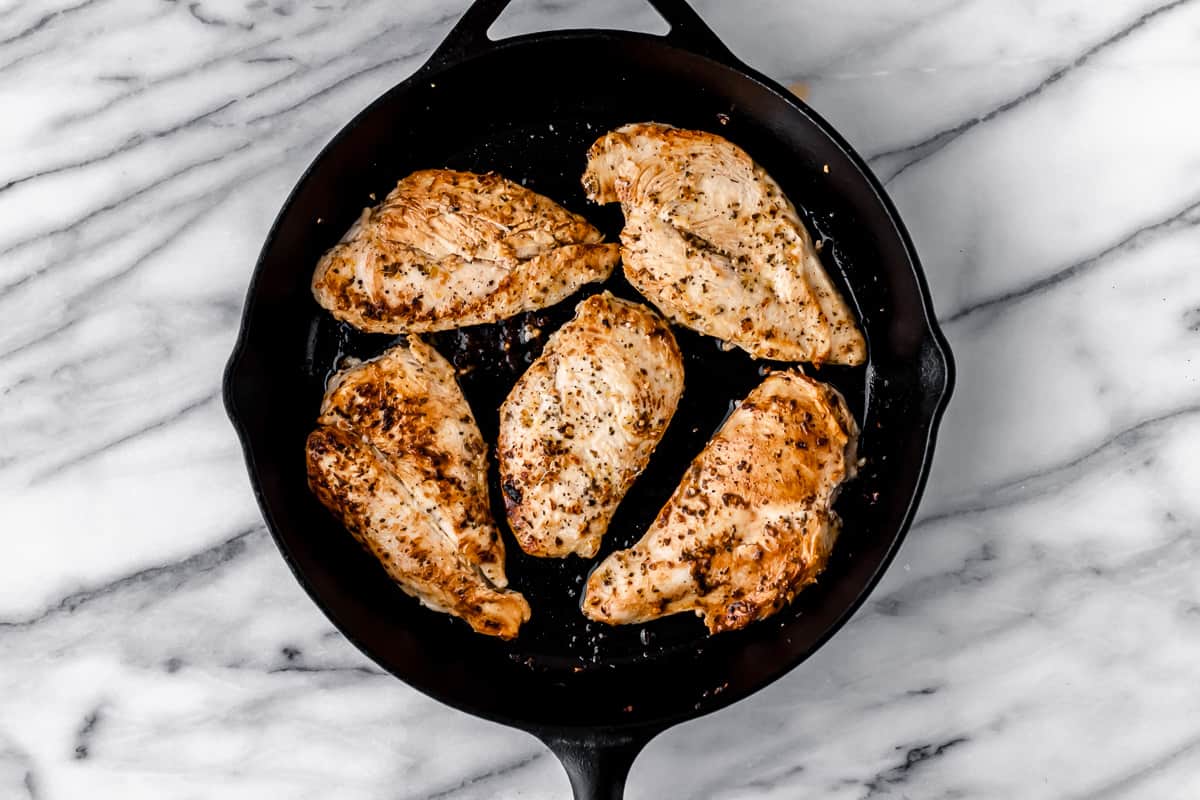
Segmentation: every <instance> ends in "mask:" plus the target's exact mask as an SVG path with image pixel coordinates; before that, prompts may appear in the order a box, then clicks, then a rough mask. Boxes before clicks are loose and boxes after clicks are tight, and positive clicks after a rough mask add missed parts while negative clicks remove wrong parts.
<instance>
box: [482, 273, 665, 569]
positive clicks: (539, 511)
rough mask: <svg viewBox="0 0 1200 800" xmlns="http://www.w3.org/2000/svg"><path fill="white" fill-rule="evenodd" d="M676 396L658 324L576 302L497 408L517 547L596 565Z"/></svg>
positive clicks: (620, 305) (620, 307)
mask: <svg viewBox="0 0 1200 800" xmlns="http://www.w3.org/2000/svg"><path fill="white" fill-rule="evenodd" d="M682 393H683V358H682V356H681V355H680V353H679V347H678V345H676V343H675V337H674V336H672V335H671V330H670V328H669V327H667V323H666V322H665V321H664V320H663V319H662V318H661V317H659V316H658V315H657V314H655V313H654V312H653V311H651V310H650V309H648V308H646V307H645V306H642V305H639V304H637V303H631V302H628V301H626V300H619V299H617V298H616V297H613V296H612V295H611V294H609V293H608V292H604V293H603V294H598V295H594V296H592V297H589V298H588V299H586V300H584V301H583V302H581V303H580V304H579V305H578V307H577V308H576V309H575V317H574V319H572V320H571V321H570V322H568V323H567V324H566V325H564V326H563V327H562V328H560V329H559V330H558V331H557V332H556V333H555V334H554V335H553V336H552V337H550V340H549V341H548V342H547V343H546V349H545V350H544V351H543V352H542V355H541V356H540V357H539V358H538V359H537V360H536V361H535V362H533V365H532V366H530V368H529V370H528V371H526V373H525V374H524V375H522V376H521V379H520V380H519V381H517V384H516V386H514V387H513V390H512V392H511V393H510V394H509V396H508V398H507V399H506V400H505V401H504V404H503V405H502V406H501V407H500V437H499V442H498V447H497V450H498V452H499V455H500V479H501V486H502V487H503V491H504V502H505V505H506V506H507V508H508V522H509V525H510V526H511V527H512V530H513V533H514V534H515V535H516V537H517V542H518V543H519V544H520V545H521V548H522V549H523V550H524V551H525V552H527V553H529V554H531V555H536V556H557V557H563V556H567V555H569V554H571V553H575V554H577V555H580V556H583V557H585V558H590V557H591V556H594V555H595V554H596V552H597V551H598V550H599V549H600V540H601V538H602V537H603V536H604V532H605V531H606V530H607V529H608V523H609V521H610V520H611V519H612V516H613V513H614V512H615V511H616V510H617V505H618V504H619V503H620V502H621V499H622V498H623V497H624V496H625V493H626V492H627V491H629V487H630V486H632V485H633V482H634V480H635V479H636V478H637V476H638V475H640V474H641V472H642V470H643V469H645V468H646V464H647V462H648V461H649V460H650V454H651V453H652V452H654V448H655V447H657V446H658V442H659V440H660V439H662V436H663V433H664V432H665V431H666V429H667V425H668V424H669V423H670V421H671V417H672V415H674V413H675V407H676V406H677V405H678V404H679V397H680V395H681V394H682Z"/></svg>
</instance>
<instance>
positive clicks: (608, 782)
mask: <svg viewBox="0 0 1200 800" xmlns="http://www.w3.org/2000/svg"><path fill="white" fill-rule="evenodd" d="M661 732H662V729H661V728H648V729H635V730H633V731H625V730H622V731H619V732H618V731H605V730H588V731H551V730H544V731H537V732H536V735H537V737H538V738H539V739H541V740H542V743H543V744H545V745H546V746H547V747H549V748H550V750H551V752H553V753H554V755H555V756H557V757H558V760H559V761H560V762H561V763H562V765H563V768H564V769H565V770H566V771H567V777H568V778H570V779H571V791H572V792H573V793H574V795H575V800H621V799H622V798H623V797H624V796H625V779H626V778H627V777H628V776H629V769H630V767H632V766H633V762H634V759H636V758H637V756H638V753H640V752H641V750H642V748H643V747H645V746H646V745H647V744H649V743H650V740H651V739H653V738H654V737H655V736H657V735H658V734H659V733H661Z"/></svg>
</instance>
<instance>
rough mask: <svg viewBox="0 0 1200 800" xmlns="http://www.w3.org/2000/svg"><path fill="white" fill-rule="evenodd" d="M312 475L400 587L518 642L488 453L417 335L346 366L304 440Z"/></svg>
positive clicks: (521, 617) (448, 374) (522, 605)
mask: <svg viewBox="0 0 1200 800" xmlns="http://www.w3.org/2000/svg"><path fill="white" fill-rule="evenodd" d="M308 481H309V485H310V486H311V487H312V490H313V492H314V493H316V495H317V497H318V498H320V500H321V502H322V503H324V504H325V506H326V507H327V508H329V510H330V511H332V512H333V513H334V514H336V515H337V516H338V517H340V518H341V520H342V522H343V524H345V526H346V528H347V529H348V530H349V531H350V533H351V534H353V535H354V537H355V538H356V539H357V540H358V541H359V542H360V543H362V544H363V546H365V547H366V548H367V549H368V550H369V551H370V552H371V553H373V554H374V555H375V557H376V558H378V559H379V561H380V562H381V563H382V564H383V567H384V569H386V570H387V572H388V574H389V575H390V576H391V577H392V579H393V580H395V581H396V583H398V584H400V587H401V588H402V589H403V590H404V591H405V592H407V593H408V594H410V595H413V596H414V597H416V598H417V599H418V600H420V601H421V602H422V603H423V604H425V605H426V606H428V607H429V608H432V609H434V610H436V611H442V612H445V613H448V614H453V615H455V616H457V617H462V618H463V619H464V620H466V621H467V623H468V624H470V626H471V627H472V628H474V629H475V630H477V631H479V632H480V633H486V634H491V635H494V636H500V637H502V638H505V639H511V638H512V637H514V636H516V635H517V630H518V629H519V628H520V626H521V623H522V622H524V621H526V620H528V619H529V604H528V603H526V602H525V598H524V597H522V596H521V595H520V594H518V593H517V592H511V591H504V590H503V587H504V586H506V585H507V583H508V581H507V579H506V578H505V575H504V542H503V541H502V540H501V539H500V534H499V532H498V531H497V529H496V526H495V523H494V522H493V520H492V517H491V512H490V510H489V507H488V490H487V483H486V481H487V449H486V447H485V446H484V443H483V437H482V436H480V434H479V429H478V427H476V425H475V418H474V416H472V414H471V409H470V407H469V406H468V405H467V401H466V399H465V398H464V397H463V395H462V391H461V390H460V389H459V388H458V384H457V383H456V382H455V380H454V370H453V368H452V367H451V366H450V364H449V362H447V361H446V360H445V359H444V358H442V357H441V355H439V354H438V353H437V351H435V350H434V349H433V348H432V347H430V346H429V345H427V344H425V343H424V342H422V341H421V340H420V339H419V338H417V337H415V336H410V337H408V341H407V342H406V343H404V344H400V345H397V346H396V347H393V348H392V349H390V350H388V351H387V352H386V353H384V354H383V355H381V356H379V357H378V358H375V359H372V360H370V361H366V362H363V363H361V364H358V365H357V366H354V367H351V368H350V369H347V370H344V371H342V372H339V373H338V374H337V375H336V376H335V377H334V378H333V380H332V381H331V383H330V385H329V389H328V391H327V392H326V393H325V399H324V401H323V402H322V404H321V415H320V416H319V417H318V418H317V429H316V430H314V431H313V432H312V433H311V434H310V435H309V437H308Z"/></svg>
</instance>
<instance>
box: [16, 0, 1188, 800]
mask: <svg viewBox="0 0 1200 800" xmlns="http://www.w3.org/2000/svg"><path fill="white" fill-rule="evenodd" d="M464 5H465V3H464V2H462V0H455V2H438V1H437V0H414V1H413V2H407V3H403V4H399V3H390V2H384V0H324V2H322V1H321V0H315V1H314V2H300V1H299V0H195V1H189V0H0V319H2V320H3V324H2V325H0V534H2V536H3V539H2V540H0V541H2V542H3V544H2V545H0V546H2V550H0V552H2V555H3V557H2V558H0V797H3V798H9V797H13V798H21V797H30V798H52V799H57V798H76V797H95V798H100V797H114V798H116V797H120V798H138V797H146V798H165V797H172V798H173V797H180V798H183V797H213V798H216V797H220V798H242V797H245V798H264V797H280V798H285V797H286V798H306V797H312V798H318V797H319V798H327V797H338V798H342V797H346V798H405V799H407V798H412V799H413V800H417V799H418V798H424V799H428V798H454V800H467V799H468V798H497V797H500V798H515V797H522V798H547V799H548V798H561V797H566V796H567V795H568V791H569V790H568V788H567V782H566V778H565V776H564V775H563V773H562V772H561V769H560V768H559V766H558V765H557V764H556V763H555V762H554V760H553V758H552V757H551V756H550V755H549V754H548V753H547V752H546V751H545V750H543V749H542V748H541V746H540V745H539V744H538V743H537V742H536V741H534V740H533V739H532V738H530V737H527V736H525V735H523V734H519V733H515V732H512V731H509V730H507V729H505V728H502V727H500V726H496V725H493V724H490V723H486V722H482V721H479V720H476V719H472V718H470V717H467V716H465V715H463V714H460V713H458V712H455V711H452V710H450V709H447V708H445V707H442V706H440V705H438V704H437V703H435V702H433V701H431V700H429V699H427V698H425V697H423V696H421V695H418V694H417V693H415V692H413V691H412V690H409V689H407V688H406V687H404V686H403V685H401V684H399V683H398V682H397V681H395V680H393V679H392V678H390V677H389V676H386V675H384V674H382V673H381V672H380V671H379V669H378V668H377V667H375V666H374V665H373V664H371V663H370V662H369V661H367V660H366V659H365V658H364V657H363V656H361V655H360V654H359V653H358V652H357V651H356V650H354V649H353V647H351V646H350V645H348V644H347V643H346V642H345V641H344V640H342V638H341V637H340V636H339V635H338V634H337V633H336V632H335V631H334V630H332V628H331V627H330V625H329V623H328V622H327V621H326V620H325V619H324V618H323V617H322V616H321V615H320V613H319V612H318V611H316V609H315V608H314V607H313V606H312V604H311V603H310V602H309V601H308V599H307V598H306V597H305V596H304V595H303V592H302V591H301V590H300V589H299V588H298V587H297V586H296V585H295V583H294V581H293V580H292V578H291V576H290V575H289V574H288V572H287V570H286V568H285V567H284V565H283V563H282V561H281V559H280V558H279V557H278V555H277V553H276V552H275V549H274V546H273V545H272V544H271V542H270V540H269V538H268V537H267V535H266V534H265V532H264V531H263V529H262V526H261V522H260V521H259V516H258V512H257V509H256V508H255V505H254V502H253V498H252V496H251V493H250V491H249V487H248V485H247V481H246V479H245V477H244V471H243V469H242V464H241V455H240V452H239V450H238V447H237V445H236V442H235V440H234V436H233V433H232V431H231V430H230V428H229V426H228V424H227V423H226V421H225V419H224V415H223V412H222V411H221V408H220V403H219V399H218V384H219V378H220V371H221V367H222V365H223V362H224V359H225V358H226V356H227V354H228V351H229V349H230V347H231V345H232V341H233V337H234V333H235V329H236V325H237V318H238V314H239V311H240V307H241V301H242V298H243V295H244V292H245V287H246V282H247V279H248V277H249V271H250V267H251V265H252V264H253V262H254V258H255V255H256V253H257V250H258V248H259V246H260V244H261V241H262V239H263V237H264V235H265V233H266V230H267V228H268V226H269V224H270V222H271V220H272V218H273V216H274V214H275V212H276V210H277V209H278V207H279V205H280V203H281V202H282V200H283V198H284V197H285V195H286V193H287V191H288V190H289V188H290V187H291V186H292V184H293V183H294V182H295V180H296V179H297V178H298V177H299V175H300V173H301V171H302V170H303V169H304V167H305V166H306V165H307V164H308V162H309V161H310V160H311V158H312V157H313V156H314V155H315V154H316V152H317V150H318V149H319V148H320V146H321V145H322V144H323V143H324V142H325V141H327V140H328V138H329V137H330V136H331V135H332V134H333V133H334V132H335V131H336V130H337V128H338V127H340V125H341V124H343V122H344V121H345V120H347V119H349V117H350V116H352V115H353V114H354V113H355V112H357V111H358V110H359V109H360V108H362V107H363V106H364V105H365V104H366V103H368V102H369V101H370V100H371V99H373V98H374V97H375V96H377V95H378V94H379V93H381V92H382V91H384V90H385V89H386V88H388V87H390V86H391V85H392V84H394V83H395V82H397V81H399V80H401V79H402V78H403V77H405V76H406V75H407V74H408V73H410V72H411V71H412V70H413V69H415V68H416V67H417V66H418V65H419V64H420V63H421V62H422V61H423V59H424V58H425V57H426V56H427V54H428V53H429V52H430V50H431V48H432V47H433V46H434V45H435V44H436V43H437V42H438V41H439V40H440V39H441V37H442V36H443V35H444V34H445V33H446V31H447V30H448V29H449V26H450V25H451V24H452V23H453V21H454V20H455V19H456V18H457V17H458V15H459V14H460V13H461V11H462V9H463V7H464ZM697 6H698V9H699V10H700V12H701V14H702V15H703V16H704V17H705V18H706V19H707V20H709V21H710V22H711V24H712V26H713V27H714V28H715V29H716V30H717V31H718V33H719V34H720V35H721V36H722V37H723V38H724V39H725V40H726V41H727V43H728V44H729V46H730V48H731V49H732V50H733V51H734V52H735V53H738V54H740V55H741V56H743V57H744V58H746V59H747V60H748V61H749V62H750V63H752V64H753V65H755V66H756V67H758V68H760V69H763V70H764V71H766V72H767V73H769V74H771V75H773V76H774V77H776V78H778V79H779V80H781V81H782V82H784V83H788V84H794V85H800V86H802V87H803V89H804V90H805V91H807V93H808V95H809V101H810V103H811V104H812V105H813V106H814V107H815V108H816V109H817V110H818V112H820V113H821V114H823V115H824V116H826V117H827V118H828V119H830V120H831V121H832V122H833V123H834V124H835V125H836V126H837V127H838V128H839V129H840V130H841V131H843V132H844V133H845V135H846V136H847V137H848V138H849V139H850V140H851V141H852V142H853V144H854V145H855V146H856V147H857V148H858V149H859V150H860V151H861V152H863V153H864V154H866V155H868V156H869V157H870V159H871V163H872V166H873V167H874V168H875V169H876V171H877V172H878V173H879V175H880V176H881V177H882V178H884V179H885V180H886V181H887V184H888V188H889V191H890V192H891V193H892V196H893V198H894V200H895V201H896V203H897V205H898V206H899V208H900V210H901V213H902V214H903V216H904V218H905V220H906V222H907V223H908V225H909V227H910V230H911V232H912V234H913V237H914V240H915V241H916V243H917V246H918V250H919V251H920V253H921V255H922V258H923V260H924V262H925V266H926V269H927V272H928V275H929V281H930V284H931V288H932V290H933V292H934V295H935V300H936V303H937V307H938V310H939V312H940V314H941V316H942V320H943V322H944V324H945V325H946V326H947V333H948V335H949V337H950V339H951V341H952V344H953V346H954V348H955V352H956V354H957V357H958V363H959V371H960V376H959V383H958V390H957V395H956V398H955V402H954V404H953V405H952V406H951V409H950V413H949V415H948V417H947V419H946V422H945V425H944V428H943V434H942V437H941V446H940V450H939V454H938V458H937V462H936V465H935V470H934V474H933V477H932V479H931V481H930V485H929V490H928V493H927V496H926V501H925V503H924V505H923V508H922V516H921V519H920V521H919V523H918V525H917V526H916V527H915V529H914V530H913V532H912V534H911V535H910V537H909V539H908V540H907V542H906V544H905V545H904V548H903V550H902V551H901V553H900V556H899V558H898V559H897V561H896V563H895V565H894V566H893V568H892V570H891V571H890V572H889V574H888V576H887V577H886V579H885V580H884V582H883V584H882V585H881V586H880V587H879V588H878V589H877V591H876V592H875V594H874V595H873V597H872V599H871V601H870V602H869V603H868V604H867V605H866V606H865V607H864V608H863V609H862V610H861V611H860V612H859V614H858V615H857V616H856V617H855V619H854V620H853V621H852V622H851V623H850V625H848V626H847V628H846V629H845V630H844V631H843V632H842V633H841V634H839V635H838V636H837V637H836V638H835V639H834V640H833V641H832V642H830V643H829V644H828V645H827V646H826V647H825V648H824V649H822V650H821V651H820V652H819V653H818V654H817V655H816V656H815V657H814V658H812V659H811V660H810V661H808V662H807V663H806V664H805V665H803V667H801V668H800V669H798V670H796V671H794V672H793V673H791V674H790V675H788V676H787V677H786V678H784V679H783V680H781V681H779V682H778V683H777V684H775V685H773V686H771V687H769V688H768V689H766V690H765V691H763V692H761V693H759V694H757V695H755V696H753V697H752V698H750V699H748V700H746V701H743V702H741V703H739V704H737V705H735V706H733V707H730V708H728V709H726V710H724V711H722V712H719V713H717V714H714V715H711V716H709V717H706V718H703V719H700V720H697V721H695V722H692V723H689V724H687V725H684V726H681V727H679V728H677V729H674V730H672V731H670V732H668V733H667V734H665V735H663V736H662V737H660V738H659V739H657V740H656V741H655V742H653V743H652V744H651V745H650V747H649V748H648V749H647V750H646V752H645V753H644V755H643V756H642V758H641V759H640V760H639V761H638V763H637V765H636V766H635V768H634V770H633V774H632V776H631V780H630V787H629V795H630V797H632V798H650V797H670V798H676V797H679V798H722V799H723V800H733V799H734V798H795V797H823V798H836V799H837V800H841V799H843V798H845V799H846V800H851V799H853V800H859V799H861V798H876V797H878V798H888V797H894V798H904V797H912V798H1012V797H1020V798H1192V797H1196V796H1200V679H1198V676H1197V664H1200V580H1198V578H1197V576H1198V575H1200V537H1198V536H1197V526H1198V524H1200V491H1197V489H1198V487H1200V466H1197V463H1196V459H1195V454H1196V452H1197V449H1198V448H1197V445H1198V444H1200V224H1198V223H1200V135H1198V131H1200V110H1198V108H1197V102H1196V101H1197V98H1198V97H1200V2H1195V0H1168V1H1166V2H1163V1H1162V0H1159V1H1158V2H1151V1H1150V0H1120V2H1111V3H1089V2H1083V0H1057V1H1056V2H1053V3H1040V4H1014V3H1011V2H1005V1H1004V0H922V1H921V2H918V1H917V0H904V1H903V2H885V0H871V2H862V3H841V2H835V1H834V0H804V2H792V1H791V0H757V1H756V2H751V3H732V2H719V0H707V1H706V2H698V3H697ZM579 25H586V26H609V27H623V28H638V29H645V30H651V31H661V30H662V28H663V25H662V24H661V22H660V21H659V20H657V18H656V17H655V15H654V13H653V12H652V11H650V10H649V7H648V6H646V5H644V4H642V3H640V2H638V0H619V2H603V3H600V2H591V3H586V2H582V1H581V0H572V1H571V2H565V3H560V2H544V1H541V0H516V2H515V3H514V7H513V8H512V9H511V10H510V11H509V12H508V14H506V16H505V17H504V18H503V19H502V20H501V21H500V22H499V23H498V24H497V27H496V29H495V32H496V34H497V35H503V34H510V33H517V32H522V31H527V30H536V29H543V28H549V27H573V26H579Z"/></svg>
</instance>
